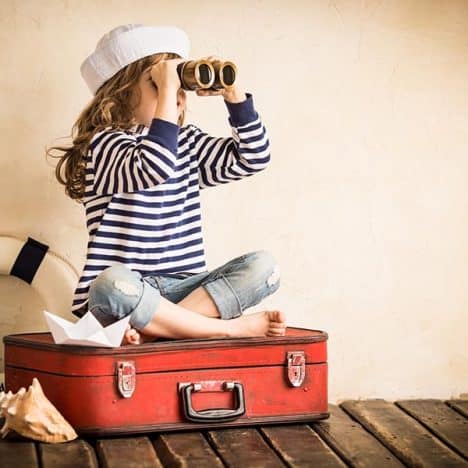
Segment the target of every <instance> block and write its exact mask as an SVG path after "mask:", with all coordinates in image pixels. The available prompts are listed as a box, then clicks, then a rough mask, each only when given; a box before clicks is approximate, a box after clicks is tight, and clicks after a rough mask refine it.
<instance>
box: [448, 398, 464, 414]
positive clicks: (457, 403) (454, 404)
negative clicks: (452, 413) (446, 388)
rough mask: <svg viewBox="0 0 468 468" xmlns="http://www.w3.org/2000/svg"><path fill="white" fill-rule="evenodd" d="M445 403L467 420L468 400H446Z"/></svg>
mask: <svg viewBox="0 0 468 468" xmlns="http://www.w3.org/2000/svg"><path fill="white" fill-rule="evenodd" d="M445 403H447V405H449V406H450V407H451V408H453V409H454V410H456V411H458V412H459V413H460V414H461V415H462V416H465V418H468V400H447V401H446V402H445Z"/></svg>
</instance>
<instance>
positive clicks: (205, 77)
mask: <svg viewBox="0 0 468 468" xmlns="http://www.w3.org/2000/svg"><path fill="white" fill-rule="evenodd" d="M198 73H199V79H200V83H201V84H202V85H203V86H209V85H210V84H211V83H212V79H213V73H212V68H211V67H210V66H209V65H207V64H206V63H201V64H200V65H199V67H198Z"/></svg>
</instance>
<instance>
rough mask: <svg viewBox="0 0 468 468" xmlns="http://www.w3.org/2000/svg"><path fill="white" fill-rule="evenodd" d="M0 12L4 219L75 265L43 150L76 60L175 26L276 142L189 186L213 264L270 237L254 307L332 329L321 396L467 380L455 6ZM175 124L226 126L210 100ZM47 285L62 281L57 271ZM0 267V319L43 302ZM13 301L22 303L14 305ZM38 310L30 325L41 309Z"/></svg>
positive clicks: (16, 321) (71, 225)
mask: <svg viewBox="0 0 468 468" xmlns="http://www.w3.org/2000/svg"><path fill="white" fill-rule="evenodd" d="M1 9H2V14H1V15H0V26H1V27H0V40H1V44H2V48H1V51H0V69H1V70H2V72H1V74H0V90H1V94H2V106H1V107H0V129H1V141H0V145H1V157H0V170H1V174H2V184H1V186H0V191H1V197H0V200H1V202H0V203H1V210H0V233H9V234H15V235H19V236H22V237H27V236H28V235H29V236H32V237H34V238H36V239H38V240H40V241H43V242H45V243H48V244H49V245H50V246H51V249H53V250H54V251H56V252H59V253H61V254H62V255H64V256H65V257H67V258H68V259H69V260H70V261H71V262H72V263H73V264H74V265H75V266H76V268H78V269H81V267H82V265H83V262H84V255H85V247H86V240H87V232H86V229H85V219H84V214H83V210H82V208H81V207H80V206H79V205H77V204H75V203H74V202H72V201H70V200H69V199H67V198H66V197H65V195H64V193H63V189H62V188H61V186H59V185H58V183H56V181H55V179H54V176H53V172H52V169H51V167H50V166H48V165H47V164H46V162H45V160H44V156H43V153H44V151H43V149H44V147H45V145H49V144H52V143H54V142H55V143H64V142H66V141H67V140H61V141H54V139H55V138H58V137H62V136H65V135H67V134H69V132H70V129H71V125H72V123H73V122H74V120H75V119H76V117H77V115H78V113H79V112H80V111H81V109H82V108H83V107H84V105H85V104H86V103H87V102H88V100H89V99H90V95H89V92H88V89H87V88H86V86H85V84H84V82H83V81H82V79H81V76H80V74H79V66H80V64H81V62H82V60H83V59H84V58H85V56H86V55H87V54H88V53H89V52H90V51H91V50H92V49H93V48H94V46H95V44H96V42H97V40H98V39H99V38H100V37H101V35H102V34H104V33H105V32H107V31H108V30H109V29H111V28H112V27H115V26H116V25H118V24H123V23H128V22H145V23H148V24H151V23H153V24H178V25H179V26H181V27H183V28H184V29H185V30H186V31H187V32H188V33H189V35H190V37H191V39H192V57H193V58H197V57H201V56H206V55H219V56H221V57H225V58H228V59H232V60H234V61H235V62H236V63H237V64H238V66H239V72H240V78H239V80H240V83H241V84H243V85H244V86H245V87H246V88H247V90H249V91H251V92H252V93H253V94H254V99H255V103H256V106H257V109H258V110H259V112H260V113H261V115H262V116H263V119H264V123H265V125H266V126H267V129H268V131H269V135H270V141H271V145H272V162H271V165H270V167H269V168H268V169H267V170H266V171H264V172H263V173H261V174H258V175H256V176H255V177H252V178H250V179H245V180H243V181H240V182H236V183H233V184H229V185H226V186H220V187H217V188H215V189H211V190H208V191H204V192H203V194H202V200H203V203H204V231H205V241H206V246H207V261H208V267H209V268H214V267H216V266H218V265H220V264H221V263H223V262H225V261H227V260H229V259H231V258H232V257H234V256H237V255H240V254H242V253H245V252H247V251H250V250H254V249H260V248H266V249H269V250H270V251H271V252H272V253H273V254H274V255H275V256H276V258H277V260H278V262H279V264H280V266H281V270H282V285H281V288H280V289H279V290H278V292H277V293H275V294H274V295H273V296H271V297H269V298H268V299H267V300H266V301H264V303H262V304H261V306H256V307H255V308H253V310H261V309H262V308H263V307H268V308H277V307H278V308H281V309H283V310H284V311H285V312H286V313H287V315H288V318H289V320H288V322H289V324H290V325H296V326H305V327H310V328H318V329H323V330H326V331H327V332H328V333H329V342H328V345H329V363H330V379H329V380H330V401H339V400H340V399H342V398H345V397H350V398H354V397H376V396H379V397H383V398H390V399H392V398H407V397H410V398H411V397H422V396H424V397H440V398H449V397H458V396H459V395H460V394H462V393H464V392H468V366H467V362H468V360H467V358H468V347H467V345H466V343H467V338H468V337H467V324H468V320H467V309H468V293H467V283H468V270H467V264H468V247H467V238H468V219H467V208H468V196H467V189H466V182H467V173H468V156H467V155H468V142H467V126H468V2H466V1H464V0H458V1H457V0H449V1H443V2H442V1H436V0H433V1H430V0H420V1H416V0H411V1H410V0H393V1H386V2H382V1H376V0H367V1H357V0H355V1H351V0H349V1H305V0H302V1H300V0H295V1H294V0H291V1H289V2H284V1H282V0H280V1H252V0H242V1H237V2H219V1H209V0H206V1H198V2H193V1H180V0H179V1H171V2H165V1H158V2H152V1H139V0H133V1H132V2H127V1H123V0H114V1H109V0H106V1H103V0H100V1H96V0H93V1H91V0H86V1H72V0H70V1H52V0H49V1H37V0H30V1H26V0H25V1H8V0H3V1H2V4H1ZM188 104H189V107H190V110H189V113H188V117H189V120H190V121H193V122H194V123H197V125H199V126H200V127H201V128H203V129H205V130H206V131H208V132H210V133H212V134H214V135H229V134H230V130H229V127H228V124H227V119H226V115H227V114H226V110H225V107H224V104H223V103H222V101H221V99H220V98H200V97H197V96H194V95H190V96H189V103H188ZM58 287H60V286H59V285H58ZM30 289H31V288H29V287H27V286H25V285H23V284H21V281H19V280H17V281H16V280H15V279H14V278H8V277H5V278H4V279H2V281H0V294H1V297H2V301H1V304H0V313H1V315H0V325H1V327H2V328H1V330H0V332H1V333H2V334H5V333H11V332H16V331H21V330H37V329H38V327H39V325H38V321H37V318H34V317H37V316H38V314H40V312H41V309H42V307H43V303H42V302H41V301H40V299H39V298H38V297H36V296H35V295H34V294H33V293H32V292H31V291H30ZM19 317H21V319H20V318H19ZM39 322H40V321H39Z"/></svg>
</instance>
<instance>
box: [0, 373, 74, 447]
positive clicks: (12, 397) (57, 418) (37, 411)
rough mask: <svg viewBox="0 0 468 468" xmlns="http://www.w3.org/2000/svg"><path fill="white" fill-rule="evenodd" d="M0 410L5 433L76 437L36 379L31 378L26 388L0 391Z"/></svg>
mask: <svg viewBox="0 0 468 468" xmlns="http://www.w3.org/2000/svg"><path fill="white" fill-rule="evenodd" d="M0 412H1V413H2V414H3V416H4V417H5V424H4V426H3V427H2V429H1V430H0V434H1V435H2V437H5V436H6V435H7V434H8V432H9V431H10V430H13V431H15V432H17V433H18V434H20V435H22V436H24V437H29V438H30V439H34V440H39V441H41V442H51V443H58V442H67V441H69V440H73V439H76V438H77V437H78V435H77V434H76V432H75V430H74V429H73V427H71V426H70V424H69V423H68V422H67V421H66V420H65V418H64V417H63V416H62V415H61V414H60V413H59V412H58V410H57V408H56V407H55V406H54V405H53V404H52V403H51V402H50V401H49V400H48V399H47V397H46V396H45V395H44V392H43V391H42V387H41V384H40V383H39V380H37V379H36V378H33V382H32V385H30V386H29V388H28V391H26V389H25V388H24V387H22V388H20V389H19V390H18V392H17V393H12V392H11V391H10V392H8V393H5V392H0Z"/></svg>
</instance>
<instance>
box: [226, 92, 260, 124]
mask: <svg viewBox="0 0 468 468" xmlns="http://www.w3.org/2000/svg"><path fill="white" fill-rule="evenodd" d="M245 94H246V96H247V99H246V100H245V101H242V102H236V103H234V102H228V101H226V100H224V103H225V104H226V107H227V109H228V111H229V123H230V124H231V125H232V126H234V127H240V126H241V125H246V124H248V123H250V122H253V121H254V120H257V118H258V114H257V111H256V110H255V109H254V103H253V98H252V94H250V93H245Z"/></svg>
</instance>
